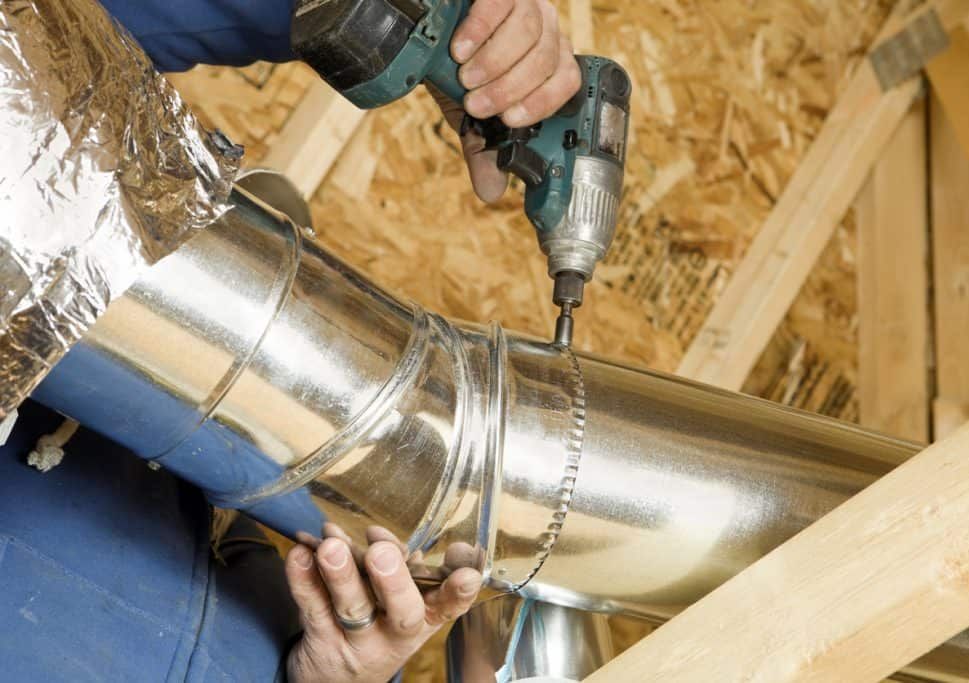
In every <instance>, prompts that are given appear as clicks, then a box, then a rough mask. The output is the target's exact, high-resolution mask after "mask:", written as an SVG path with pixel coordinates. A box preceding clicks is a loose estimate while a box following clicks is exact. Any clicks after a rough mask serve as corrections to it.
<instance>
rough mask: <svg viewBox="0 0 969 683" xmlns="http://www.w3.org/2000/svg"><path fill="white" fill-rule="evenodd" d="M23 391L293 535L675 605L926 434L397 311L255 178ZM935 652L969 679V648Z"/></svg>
mask: <svg viewBox="0 0 969 683" xmlns="http://www.w3.org/2000/svg"><path fill="white" fill-rule="evenodd" d="M231 201H232V202H233V205H234V208H233V210H231V211H230V212H229V213H228V214H226V215H225V216H224V217H223V218H222V219H220V220H219V221H218V222H217V223H215V224H214V225H212V226H211V227H210V228H209V229H207V230H206V231H204V232H202V233H201V234H199V235H197V236H195V237H194V238H193V239H192V240H191V241H190V242H188V243H187V244H186V245H184V246H183V247H182V248H181V249H179V250H178V251H177V252H176V253H174V254H172V255H170V256H168V257H167V258H165V259H164V260H162V261H161V262H160V263H158V264H157V265H156V266H154V267H153V268H152V269H151V270H150V271H149V272H148V274H147V275H146V276H145V277H143V278H142V279H141V280H140V281H139V282H138V283H137V284H135V285H134V286H133V287H132V288H131V289H130V290H129V292H128V293H127V294H126V295H125V296H124V297H122V298H121V299H119V300H118V301H116V302H115V303H114V304H112V305H111V307H110V308H109V309H108V311H107V312H106V314H105V315H104V316H103V317H102V318H101V320H99V321H98V323H97V324H96V325H95V326H94V327H93V328H92V329H91V330H90V331H89V332H88V334H87V335H86V336H85V338H84V339H83V341H82V342H81V343H80V344H78V345H77V346H75V348H74V349H73V350H72V351H71V352H70V353H69V354H68V355H67V356H66V357H65V358H64V360H62V361H61V362H60V363H59V364H58V365H57V366H56V367H55V368H54V369H53V371H52V372H51V374H50V375H49V376H48V378H47V380H45V382H44V383H43V384H42V385H41V386H40V387H39V388H38V390H37V391H36V392H35V397H36V398H37V399H38V400H40V401H41V402H43V403H45V404H47V405H48V406H51V407H53V408H55V409H57V410H59V411H61V412H62V413H64V414H65V415H69V416H71V417H73V418H75V419H77V420H79V421H80V422H81V423H82V424H85V425H87V426H89V427H91V428H93V429H96V430H98V431H100V432H102V433H104V434H106V435H108V436H110V437H111V438H113V439H114V440H116V441H119V442H121V443H123V444H125V445H127V446H129V447H130V448H131V449H132V450H134V451H135V452H136V453H138V454H140V455H141V456H142V457H145V458H148V459H151V460H153V461H154V462H156V463H157V464H160V465H163V466H165V467H167V468H169V469H170V470H172V471H174V472H176V473H178V474H180V475H181V476H183V477H185V478H186V479H188V480H190V481H192V482H195V483H196V484H198V485H199V486H201V487H202V488H204V489H205V490H206V491H207V492H208V494H209V496H210V498H211V499H212V501H213V502H215V503H216V504H218V505H221V506H233V505H235V506H239V507H242V508H244V509H246V510H247V511H248V512H249V513H250V514H251V515H253V516H254V517H256V518H258V519H260V520H262V521H264V522H266V523H267V524H269V525H271V526H273V527H275V528H276V529H279V530H280V531H282V532H284V533H287V534H289V535H290V536H295V535H296V534H298V533H301V532H302V533H308V534H313V535H318V534H320V529H321V526H322V521H323V517H324V515H325V516H326V518H327V519H329V520H330V521H332V522H335V523H337V524H339V525H340V526H341V527H342V528H343V529H344V530H345V531H346V532H347V533H349V534H350V535H351V537H352V538H353V539H355V540H356V541H358V542H360V543H365V542H366V541H365V539H366V531H367V528H368V527H371V526H381V527H384V528H386V529H387V530H389V531H390V532H391V533H393V534H395V535H396V536H397V537H398V538H400V539H404V540H406V542H407V544H408V546H409V548H410V549H411V551H412V552H413V554H414V557H413V559H412V562H411V568H412V571H413V572H414V574H415V576H417V577H418V578H419V579H421V580H426V581H439V580H440V579H441V578H442V577H443V576H445V575H446V574H447V573H448V572H449V571H451V570H452V569H453V568H454V567H458V566H466V565H473V566H476V567H478V568H480V569H481V570H482V571H483V572H484V574H485V577H486V583H487V585H488V587H489V589H491V590H492V591H500V592H510V591H513V590H519V591H520V592H521V593H522V594H523V595H524V596H526V597H529V598H536V599H540V600H543V601H546V602H551V603H555V604H560V605H565V606H571V607H578V608H583V609H590V610H596V611H604V612H626V613H629V614H633V615H639V616H642V617H645V618H649V619H652V620H663V619H667V618H669V617H671V616H673V615H675V614H676V613H677V612H679V611H680V610H682V609H683V608H684V607H686V606H687V605H689V604H691V603H692V602H694V601H696V600H698V599H699V598H701V597H702V596H703V595H705V594H706V593H707V592H709V591H710V590H712V589H713V588H715V587H716V586H718V585H720V584H721V583H723V582H724V581H725V580H727V579H728V578H730V577H731V576H732V575H734V574H735V573H737V572H739V571H740V570H741V569H743V568H744V567H746V566H748V565H749V564H751V563H752V562H753V561H755V560H756V559H758V558H759V557H761V556H762V555H764V554H765V553H767V552H768V551H769V550H771V549H772V548H774V547H776V546H777V545H779V544H780V543H782V542H783V541H784V540H786V539H788V538H790V537H791V536H793V535H794V534H796V533H797V532H798V531H800V530H801V529H803V528H804V527H806V526H807V525H809V524H810V523H811V522H813V521H814V520H815V519H817V518H818V517H820V516H821V515H823V514H824V513H825V512H827V511H828V510H830V509H832V508H833V507H835V506H836V505H838V504H839V503H841V502H842V501H844V500H845V499H846V498H848V497H849V496H851V495H852V494H854V493H855V492H857V491H858V490H860V489H861V488H863V487H865V486H867V485H868V484H869V483H871V482H872V481H874V480H875V479H876V478H877V477H879V476H881V475H882V474H884V473H885V472H887V471H889V470H890V469H891V468H892V467H893V466H894V465H896V464H898V463H899V462H901V461H903V460H904V459H906V458H907V457H909V456H910V455H912V454H913V453H914V452H915V451H916V450H917V449H918V447H917V446H915V445H914V444H910V443H905V442H902V441H897V440H895V439H891V438H888V437H885V436H881V435H878V434H874V433H871V432H868V431H865V430H862V429H859V428H857V427H854V426H852V425H847V424H843V423H839V422H835V421H832V420H828V419H825V418H822V417H818V416H815V415H810V414H807V413H802V412H798V411H794V410H791V409H788V408H785V407H783V406H779V405H776V404H772V403H768V402H766V401H762V400H759V399H756V398H752V397H748V396H742V395H739V394H734V393H731V392H726V391H720V390H718V389H714V388H711V387H707V386H702V385H699V384H695V383H693V382H688V381H685V380H682V379H677V378H674V377H669V376H666V375H662V374H658V373H653V372H648V371H643V370H635V369H631V368H625V367H622V366H619V365H616V364H614V363H612V362H609V361H606V360H602V359H598V358H593V357H590V356H585V355H581V354H578V355H575V356H573V354H572V353H571V352H570V351H568V350H567V349H563V348H559V347H555V346H552V345H549V344H547V343H543V342H539V341H535V340H532V339H528V338H525V337H522V336H519V335H516V334H511V333H505V332H504V331H502V330H501V329H500V328H499V327H498V326H497V325H491V326H488V327H481V326H475V325H461V326H457V325H454V324H451V323H449V322H448V321H446V320H444V319H443V318H440V317H438V316H436V315H432V314H427V313H424V312H423V311H421V310H420V309H419V308H417V307H415V306H412V305H405V304H403V303H401V302H400V301H398V300H397V299H395V298H393V297H392V296H390V295H389V294H387V293H386V292H384V291H383V290H381V289H379V288H378V287H376V286H375V285H373V284H372V283H371V282H369V281H368V280H367V279H366V278H365V277H363V276H361V275H360V274H359V273H357V272H356V271H354V270H352V269H350V268H349V267H347V266H346V265H345V264H344V263H342V262H341V261H340V260H338V259H337V258H335V257H334V256H333V255H331V254H329V253H327V252H326V251H324V250H322V249H320V248H319V247H318V246H317V245H316V244H314V243H313V242H311V241H310V240H307V239H304V236H303V234H302V231H301V229H299V228H297V227H296V226H295V225H294V224H293V223H292V222H291V221H290V220H289V219H287V218H286V217H285V216H284V215H282V214H280V213H277V212H275V211H273V210H271V209H269V208H268V207H267V206H266V205H264V204H262V203H260V202H259V201H257V200H255V199H254V198H252V197H251V196H250V195H248V194H247V193H245V192H244V191H242V190H237V191H236V192H234V193H233V196H232V197H231ZM944 649H945V650H946V653H947V656H948V657H949V658H950V659H952V660H953V661H955V662H956V663H957V664H956V666H959V667H962V668H961V672H962V673H964V674H967V675H969V657H967V656H965V654H964V653H962V652H959V651H957V650H955V649H953V648H952V647H948V646H947V648H944Z"/></svg>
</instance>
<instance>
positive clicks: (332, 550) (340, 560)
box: [323, 543, 349, 570]
mask: <svg viewBox="0 0 969 683" xmlns="http://www.w3.org/2000/svg"><path fill="white" fill-rule="evenodd" d="M348 556H349V553H347V548H346V546H345V545H343V544H342V543H333V544H331V545H330V547H329V548H327V549H326V551H324V553H323V564H325V565H326V566H327V568H328V569H334V570H335V569H342V568H343V565H345V564H346V563H347V558H348Z"/></svg>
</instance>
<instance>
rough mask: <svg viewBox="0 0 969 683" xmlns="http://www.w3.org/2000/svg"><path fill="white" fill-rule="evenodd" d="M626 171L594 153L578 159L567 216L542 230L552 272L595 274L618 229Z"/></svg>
mask: <svg viewBox="0 0 969 683" xmlns="http://www.w3.org/2000/svg"><path fill="white" fill-rule="evenodd" d="M623 130H625V129H623ZM623 175H624V173H623V167H622V166H621V165H619V164H616V163H612V162H609V161H605V160H604V159H600V158H598V157H593V156H579V157H578V158H577V159H576V161H575V169H574V170H573V176H572V200H571V201H570V202H569V210H568V212H567V213H566V216H565V218H564V219H563V220H562V222H561V223H559V225H557V226H555V228H553V229H552V230H548V231H539V233H538V241H539V245H540V246H541V247H542V251H543V252H545V254H546V255H547V256H548V274H549V276H551V277H553V278H554V277H555V276H556V275H557V274H558V273H561V272H563V271H572V272H576V273H582V275H583V276H585V279H586V280H589V279H591V278H592V274H593V273H594V272H595V268H596V264H598V263H599V261H601V260H602V259H603V257H605V255H606V252H607V251H608V250H609V246H610V245H611V244H612V238H613V236H614V235H615V232H616V220H617V218H618V215H619V198H620V196H621V195H622V183H623Z"/></svg>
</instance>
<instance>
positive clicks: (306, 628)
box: [286, 525, 482, 683]
mask: <svg viewBox="0 0 969 683" xmlns="http://www.w3.org/2000/svg"><path fill="white" fill-rule="evenodd" d="M327 527H329V528H328V529H327V534H328V535H329V536H330V537H329V538H327V539H326V540H324V541H323V542H322V543H321V544H320V545H319V547H317V548H316V550H315V552H314V551H313V550H311V549H310V548H309V547H307V546H305V545H296V546H294V547H293V548H292V550H290V552H289V555H288V556H287V557H286V576H287V578H288V579H289V587H290V591H291V592H292V594H293V599H294V600H295V601H296V605H297V606H298V607H299V610H300V620H301V622H302V625H303V637H302V639H301V640H300V641H299V643H297V644H296V646H295V647H294V648H293V650H292V651H291V652H290V654H289V660H288V667H287V668H288V675H289V681H291V683H365V682H366V683H370V682H374V683H383V682H385V681H388V680H390V679H391V677H393V675H394V674H395V673H396V672H397V671H398V670H399V669H401V668H402V667H403V665H404V663H405V662H406V661H407V660H408V659H409V658H410V656H411V655H413V654H414V652H416V651H417V649H418V648H420V646H421V645H423V644H424V642H425V641H427V639H428V638H430V637H431V636H432V635H433V634H434V633H435V632H436V631H437V630H438V629H440V628H441V626H442V625H444V624H445V623H447V622H448V621H450V620H452V619H456V618H457V617H459V616H461V615H462V614H464V613H465V612H467V611H468V609H469V608H470V607H471V604H472V603H473V602H474V599H475V597H476V596H477V594H478V590H479V589H480V587H481V581H482V578H481V574H480V573H478V572H477V571H475V570H474V569H471V568H467V567H464V568H461V569H457V570H456V571H454V572H453V573H452V574H451V575H450V576H449V577H448V578H447V580H446V581H444V583H443V584H441V586H439V587H438V588H436V589H434V590H432V591H430V592H429V593H426V594H424V595H421V592H420V591H419V590H418V588H417V585H416V584H415V583H414V579H413V578H412V577H411V575H410V571H409V570H408V568H407V565H406V563H405V558H404V553H403V549H402V547H401V544H400V543H399V542H396V539H394V538H393V536H391V535H390V534H389V532H387V531H386V530H383V529H380V528H378V527H373V528H372V530H371V531H368V537H369V538H368V540H369V541H370V546H369V547H368V548H367V550H366V552H365V553H363V555H362V557H360V558H356V559H355V558H354V555H353V553H352V552H351V549H350V546H349V545H348V543H347V539H346V535H345V534H343V533H342V530H340V529H339V528H338V527H334V526H333V525H327ZM357 560H362V562H361V564H362V565H363V567H364V572H365V573H366V576H367V577H368V578H369V585H370V586H372V588H373V593H374V594H376V598H377V600H376V601H375V599H374V596H373V595H372V594H371V591H370V589H369V588H368V585H367V581H365V579H364V576H363V574H362V573H361V570H360V569H358V566H357ZM377 601H379V603H380V605H381V607H382V609H380V610H379V611H378V608H377Z"/></svg>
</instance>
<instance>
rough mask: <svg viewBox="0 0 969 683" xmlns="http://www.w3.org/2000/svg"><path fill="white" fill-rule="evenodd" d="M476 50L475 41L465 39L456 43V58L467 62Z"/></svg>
mask: <svg viewBox="0 0 969 683" xmlns="http://www.w3.org/2000/svg"><path fill="white" fill-rule="evenodd" d="M473 51H474V41H472V40H468V39H464V40H459V41H457V42H456V43H454V58H455V59H456V60H458V61H459V62H462V63H463V62H466V61H468V60H469V59H470V58H471V53H472V52H473Z"/></svg>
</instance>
